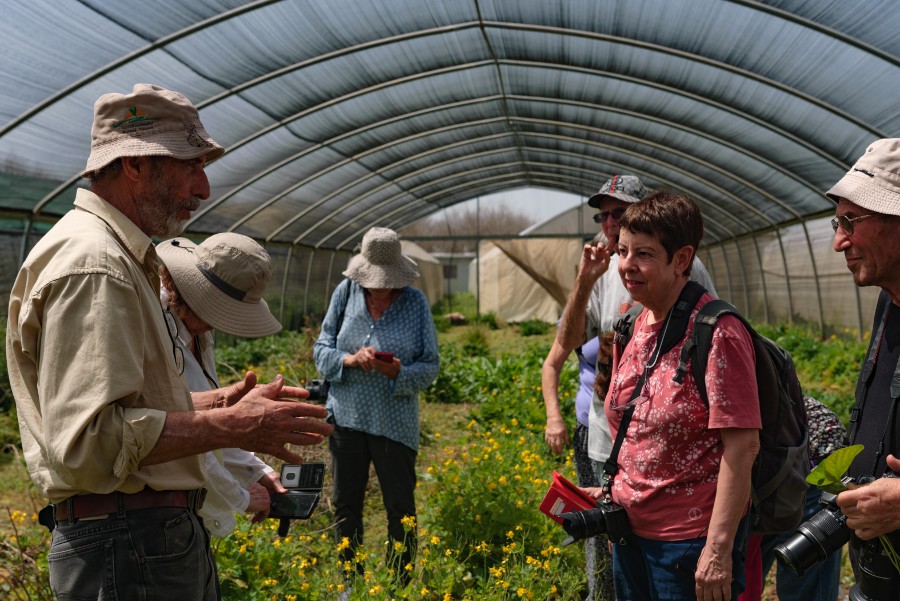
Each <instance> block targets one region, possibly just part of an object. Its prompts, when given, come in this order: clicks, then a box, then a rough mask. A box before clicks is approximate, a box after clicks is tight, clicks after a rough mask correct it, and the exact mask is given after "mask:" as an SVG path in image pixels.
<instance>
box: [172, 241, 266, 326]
mask: <svg viewBox="0 0 900 601" xmlns="http://www.w3.org/2000/svg"><path fill="white" fill-rule="evenodd" d="M156 252H157V254H158V255H159V257H160V259H161V260H162V262H163V263H164V264H165V266H166V269H168V271H169V273H170V274H171V275H172V279H173V280H174V282H175V286H177V288H178V292H179V293H180V295H181V296H182V297H183V298H184V301H185V302H186V303H187V304H188V306H189V307H190V308H191V310H192V311H193V312H194V313H195V314H196V315H197V317H199V318H200V319H202V320H203V321H204V322H206V323H207V324H209V325H210V326H211V327H212V328H213V329H215V330H219V331H220V332H225V333H226V334H232V335H234V336H242V337H246V338H259V337H261V336H269V335H272V334H275V333H277V332H279V331H280V330H281V324H280V323H278V320H277V319H275V317H274V316H273V315H272V313H271V311H269V306H268V305H267V304H266V301H265V300H263V297H262V295H263V292H264V291H265V289H266V286H267V285H268V283H269V280H270V279H271V278H272V261H271V259H270V258H269V254H268V253H267V252H266V251H265V249H264V248H263V247H262V246H260V245H259V244H258V243H256V242H255V241H254V240H253V239H251V238H249V237H247V236H244V235H241V234H235V233H225V234H215V235H213V236H210V237H209V238H207V239H206V240H204V241H203V242H201V243H200V244H196V243H194V242H191V241H190V240H188V239H187V238H174V239H172V240H166V241H165V242H161V243H160V244H159V245H157V247H156Z"/></svg>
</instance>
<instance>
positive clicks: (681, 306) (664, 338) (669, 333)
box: [602, 280, 706, 496]
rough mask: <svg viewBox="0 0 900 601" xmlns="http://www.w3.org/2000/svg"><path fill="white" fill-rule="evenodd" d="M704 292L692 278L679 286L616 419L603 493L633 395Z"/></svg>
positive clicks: (679, 332) (616, 461)
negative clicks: (619, 419) (682, 285)
mask: <svg viewBox="0 0 900 601" xmlns="http://www.w3.org/2000/svg"><path fill="white" fill-rule="evenodd" d="M705 292H706V289H705V288H704V287H703V286H701V285H700V284H698V283H697V282H694V281H693V280H691V281H688V282H687V283H686V284H685V285H684V287H683V288H682V289H681V293H680V294H679V295H678V299H677V300H676V301H675V304H674V305H672V308H671V309H669V313H668V314H667V315H666V322H665V325H664V326H663V331H662V332H661V333H660V334H659V335H658V336H657V338H656V344H655V345H654V347H653V352H652V353H650V357H651V360H650V361H648V363H647V364H646V365H645V367H644V370H643V371H642V372H641V376H640V377H639V378H638V381H637V383H636V384H635V385H634V390H632V391H631V397H630V398H629V399H628V402H627V403H626V404H625V406H626V409H624V410H623V411H622V419H621V421H620V422H619V429H618V431H617V432H616V440H615V442H613V447H612V450H611V451H610V453H609V457H607V459H606V461H605V462H604V463H603V474H604V475H605V476H606V478H605V482H603V487H602V489H603V495H604V496H609V495H611V494H612V483H613V478H615V476H616V473H617V472H618V471H619V451H621V450H622V443H623V442H625V435H626V434H627V433H628V426H629V425H630V424H631V417H632V415H634V410H635V407H636V405H637V404H636V403H635V399H637V398H638V396H640V394H641V393H642V392H643V390H644V383H645V382H646V380H647V378H649V377H650V374H651V373H652V371H653V368H654V367H656V364H657V363H658V362H659V358H660V357H661V356H662V355H664V354H666V353H668V352H669V351H671V350H672V349H673V348H675V346H676V345H677V344H678V342H679V341H680V340H681V339H682V338H684V335H685V332H686V331H687V328H688V323H689V322H690V318H691V313H692V312H693V310H694V307H696V306H697V303H698V302H699V301H700V297H701V296H703V294H704V293H705ZM635 322H637V319H636V318H635ZM623 350H624V349H623Z"/></svg>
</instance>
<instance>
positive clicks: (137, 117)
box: [113, 106, 159, 131]
mask: <svg viewBox="0 0 900 601" xmlns="http://www.w3.org/2000/svg"><path fill="white" fill-rule="evenodd" d="M128 114H130V115H131V116H130V117H128V118H127V119H124V120H123V121H119V122H117V123H113V127H114V128H119V127H122V131H132V127H129V126H134V125H137V124H139V123H146V122H148V121H158V120H159V117H148V116H147V115H145V114H144V111H142V110H141V109H139V108H138V107H136V106H132V107H130V108H129V109H128ZM148 125H149V124H148ZM123 126H124V127H123Z"/></svg>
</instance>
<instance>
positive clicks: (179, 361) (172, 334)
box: [163, 307, 184, 376]
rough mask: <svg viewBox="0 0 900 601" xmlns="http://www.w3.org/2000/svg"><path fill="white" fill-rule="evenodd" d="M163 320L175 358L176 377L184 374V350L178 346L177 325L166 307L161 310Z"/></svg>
mask: <svg viewBox="0 0 900 601" xmlns="http://www.w3.org/2000/svg"><path fill="white" fill-rule="evenodd" d="M163 320H164V321H165V322H166V330H168V332H169V339H170V340H171V341H172V356H173V357H174V358H175V369H177V370H178V375H179V376H180V375H181V374H183V373H184V350H183V349H182V348H181V347H180V346H178V324H176V323H175V316H174V315H172V312H171V311H169V308H168V307H166V308H165V309H163Z"/></svg>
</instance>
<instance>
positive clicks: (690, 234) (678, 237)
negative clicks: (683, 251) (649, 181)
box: [619, 190, 703, 275]
mask: <svg viewBox="0 0 900 601" xmlns="http://www.w3.org/2000/svg"><path fill="white" fill-rule="evenodd" d="M619 227H620V228H624V229H626V230H628V231H629V232H633V233H636V234H645V235H647V236H655V237H656V238H658V239H659V242H660V244H662V247H663V248H664V249H665V250H666V254H667V255H668V257H667V258H668V260H669V261H671V260H672V257H673V256H674V254H675V251H676V250H678V249H679V248H682V247H684V246H690V247H691V248H693V249H694V256H696V255H697V248H699V246H700V240H702V239H703V215H701V214H700V208H699V207H698V206H697V204H696V203H695V202H694V201H693V200H691V199H690V198H688V197H687V196H685V195H684V194H676V193H675V192H672V191H671V190H656V191H655V192H652V193H650V194H649V195H647V196H645V197H644V198H643V199H641V200H640V202H636V203H634V204H632V205H629V207H628V208H627V209H626V210H625V213H624V214H623V215H622V217H621V218H620V219H619ZM694 256H692V257H691V262H690V263H689V264H688V268H687V271H686V272H685V275H690V273H691V266H692V265H693V264H694Z"/></svg>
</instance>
